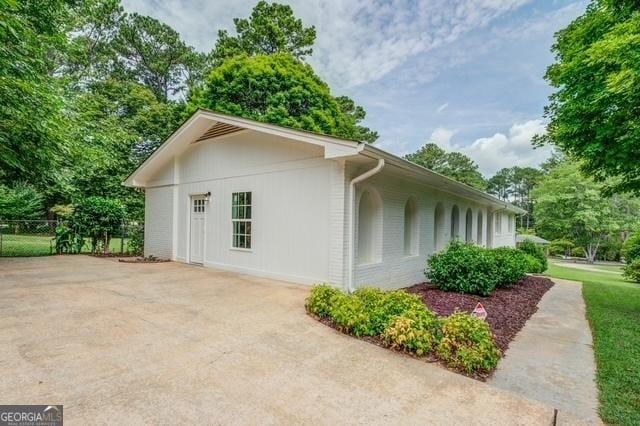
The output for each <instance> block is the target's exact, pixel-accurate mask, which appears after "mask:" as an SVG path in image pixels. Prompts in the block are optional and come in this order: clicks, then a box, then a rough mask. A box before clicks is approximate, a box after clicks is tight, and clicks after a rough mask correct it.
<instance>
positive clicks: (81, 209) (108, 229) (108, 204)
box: [73, 197, 125, 253]
mask: <svg viewBox="0 0 640 426" xmlns="http://www.w3.org/2000/svg"><path fill="white" fill-rule="evenodd" d="M124 219H125V208H124V205H123V204H122V203H121V202H120V201H118V200H114V199H110V198H104V197H89V198H86V199H84V200H82V201H81V202H80V203H79V204H78V205H77V206H76V208H75V211H74V213H73V225H74V226H75V227H76V229H77V231H78V233H79V234H81V235H86V236H88V237H89V238H91V252H92V253H96V252H97V251H98V246H99V244H100V243H102V244H104V246H103V250H104V252H105V253H108V252H109V243H110V242H111V237H112V236H113V234H114V233H115V232H117V231H118V229H120V227H121V226H122V222H123V221H124Z"/></svg>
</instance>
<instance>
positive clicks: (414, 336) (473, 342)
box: [306, 284, 500, 377]
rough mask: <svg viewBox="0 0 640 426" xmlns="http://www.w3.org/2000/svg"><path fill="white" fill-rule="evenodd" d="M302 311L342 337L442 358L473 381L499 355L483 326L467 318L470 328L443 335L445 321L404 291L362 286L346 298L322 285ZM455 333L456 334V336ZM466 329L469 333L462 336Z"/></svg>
mask: <svg viewBox="0 0 640 426" xmlns="http://www.w3.org/2000/svg"><path fill="white" fill-rule="evenodd" d="M306 308H307V311H308V312H309V313H310V314H312V315H314V316H315V317H317V318H319V319H321V320H322V322H323V323H325V324H328V325H330V326H332V327H334V328H336V329H338V330H340V331H342V332H343V333H346V334H351V335H354V336H356V337H361V338H366V339H367V340H368V341H371V342H373V343H376V344H379V345H382V346H387V347H389V348H392V349H395V350H398V351H401V352H405V353H409V354H411V355H414V356H417V357H423V356H431V358H432V359H441V360H442V361H443V363H444V364H445V365H447V366H448V367H450V368H453V369H455V370H457V371H461V372H464V373H465V374H468V375H471V376H475V377H481V376H483V375H484V374H486V373H487V372H489V371H490V370H491V369H492V368H493V367H495V364H496V362H497V360H496V361H494V359H493V357H495V355H496V353H497V354H498V357H499V354H500V352H499V351H497V352H496V351H494V350H492V349H491V348H495V347H496V346H495V342H494V340H493V336H492V334H491V330H490V329H489V328H488V327H487V326H486V325H485V328H482V327H481V326H477V325H476V326H475V327H473V325H475V324H476V323H475V322H474V320H476V319H475V318H473V319H471V320H469V319H467V322H469V323H470V324H472V326H467V327H466V328H464V327H458V328H455V327H454V328H451V327H453V326H450V327H449V329H447V331H446V333H445V331H444V329H443V324H447V321H448V318H445V319H444V320H443V319H440V318H438V316H437V315H436V314H435V313H434V312H433V311H431V310H430V309H429V308H427V306H426V305H425V304H424V303H423V301H422V299H421V298H420V297H419V296H418V295H415V294H411V293H408V292H406V291H404V290H395V291H382V290H380V289H377V288H370V287H365V288H360V289H358V290H357V291H355V292H354V293H352V294H345V293H343V292H341V291H340V290H338V289H335V288H333V287H331V286H329V285H326V284H322V285H316V286H314V287H313V288H312V289H311V293H310V295H309V297H308V298H307V301H306ZM457 315H458V316H463V315H467V316H470V315H469V314H461V313H459V314H457ZM452 321H454V320H452ZM455 321H461V320H460V319H458V320H455ZM476 321H480V320H476ZM452 324H453V323H452ZM455 324H457V322H455ZM465 324H466V323H465ZM478 330H480V331H478ZM487 330H488V335H487V333H486V332H487ZM454 331H455V332H456V333H457V334H455V335H454V334H453V332H454ZM467 331H468V332H469V333H470V334H469V335H465V333H467ZM444 336H449V337H448V338H449V340H448V341H447V342H448V343H444V344H443V338H444ZM478 336H480V337H478ZM487 336H488V337H487ZM486 339H490V340H491V342H492V343H491V344H490V343H487V341H486ZM443 345H444V346H443ZM492 345H493V346H492ZM440 354H442V356H440ZM492 366H493V367H492Z"/></svg>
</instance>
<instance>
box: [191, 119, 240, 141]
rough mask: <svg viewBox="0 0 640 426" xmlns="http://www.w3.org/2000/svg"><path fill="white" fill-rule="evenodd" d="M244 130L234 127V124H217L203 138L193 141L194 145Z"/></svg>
mask: <svg viewBox="0 0 640 426" xmlns="http://www.w3.org/2000/svg"><path fill="white" fill-rule="evenodd" d="M240 130H243V128H242V127H238V126H234V125H232V124H225V123H216V124H214V125H213V126H211V128H210V129H209V130H207V131H206V132H204V134H203V135H202V136H200V137H199V138H198V139H196V140H195V141H193V143H196V142H200V141H204V140H207V139H211V138H217V137H219V136H224V135H229V134H231V133H235V132H239V131H240Z"/></svg>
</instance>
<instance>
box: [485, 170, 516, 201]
mask: <svg viewBox="0 0 640 426" xmlns="http://www.w3.org/2000/svg"><path fill="white" fill-rule="evenodd" d="M512 191H513V170H512V169H510V168H503V169H500V170H498V171H497V172H496V174H495V175H493V176H492V177H491V178H489V180H488V181H487V192H489V194H493V195H495V196H496V197H498V198H500V199H501V200H505V201H506V200H508V199H509V197H510V196H511V194H512Z"/></svg>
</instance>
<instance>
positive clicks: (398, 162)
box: [363, 144, 525, 214]
mask: <svg viewBox="0 0 640 426" xmlns="http://www.w3.org/2000/svg"><path fill="white" fill-rule="evenodd" d="M363 151H364V152H368V153H369V154H370V155H368V156H367V157H369V158H382V157H384V158H386V159H387V162H388V163H389V164H393V165H395V166H397V167H399V168H401V169H404V170H407V171H410V172H420V173H422V174H428V175H431V176H435V177H437V178H438V179H442V180H444V181H447V182H448V183H449V184H451V185H453V186H455V187H457V188H459V189H461V190H465V191H468V192H470V193H472V194H473V195H475V196H476V197H478V198H481V199H483V200H485V201H488V202H490V203H491V204H494V205H498V206H504V208H505V209H508V210H510V211H512V212H514V213H516V214H523V213H524V212H525V210H523V209H521V208H520V207H517V206H514V205H512V204H510V203H505V202H504V201H503V200H500V199H499V198H497V197H494V196H492V195H490V194H487V193H486V192H483V191H480V190H479V189H476V188H473V187H471V186H469V185H465V184H464V183H460V182H458V181H456V180H454V179H451V178H450V177H447V176H444V175H441V174H440V173H437V172H434V171H433V170H429V169H427V168H425V167H422V166H420V165H418V164H415V163H412V162H410V161H407V160H405V159H403V158H400V157H398V156H397V155H394V154H391V153H390V152H387V151H385V150H382V149H380V148H377V147H375V146H372V145H371V144H364V146H363ZM439 189H440V190H442V188H439ZM444 192H448V193H450V194H453V195H458V194H456V193H455V192H452V191H451V190H445V191H444Z"/></svg>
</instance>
